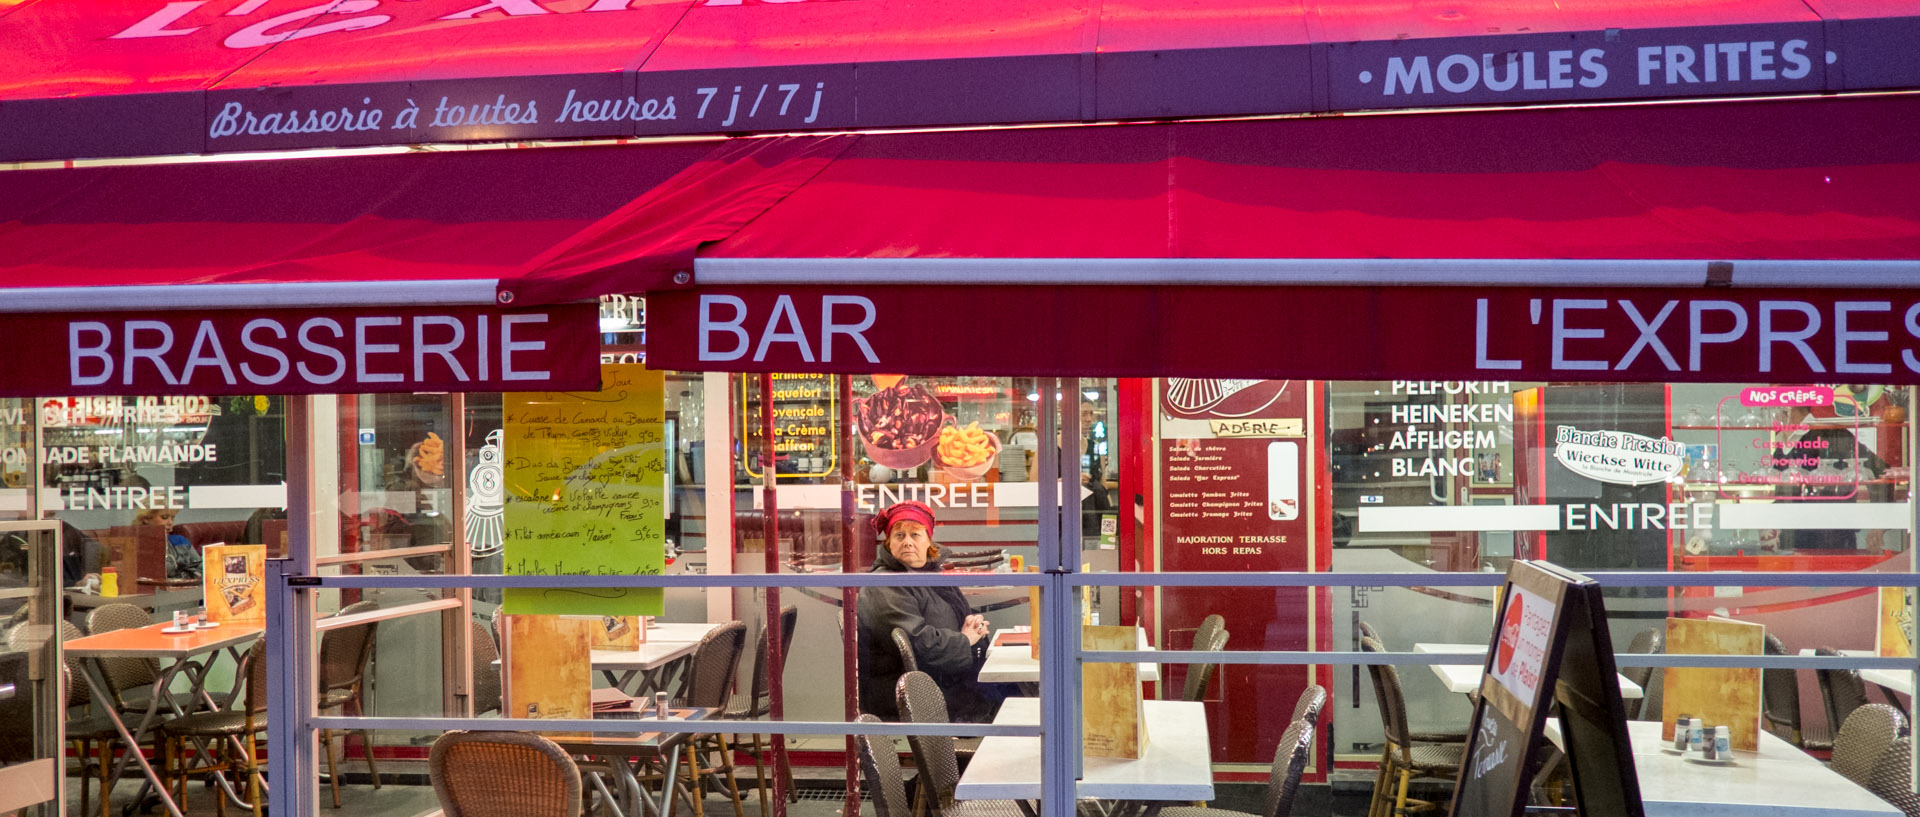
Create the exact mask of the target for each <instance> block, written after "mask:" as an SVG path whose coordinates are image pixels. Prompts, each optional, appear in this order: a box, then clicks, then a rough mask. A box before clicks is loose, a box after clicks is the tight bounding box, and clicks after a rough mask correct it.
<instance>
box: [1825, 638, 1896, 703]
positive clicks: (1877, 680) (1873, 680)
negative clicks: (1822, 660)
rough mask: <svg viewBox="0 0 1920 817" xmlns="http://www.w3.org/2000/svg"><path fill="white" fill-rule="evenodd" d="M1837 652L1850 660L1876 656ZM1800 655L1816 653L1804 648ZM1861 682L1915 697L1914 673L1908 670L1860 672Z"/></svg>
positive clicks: (1871, 651)
mask: <svg viewBox="0 0 1920 817" xmlns="http://www.w3.org/2000/svg"><path fill="white" fill-rule="evenodd" d="M1835 652H1838V653H1840V654H1841V655H1843V656H1847V657H1849V658H1860V657H1867V658H1872V657H1874V655H1875V653H1874V651H1873V650H1835ZM1800 654H1801V655H1814V651H1813V649H1812V648H1809V647H1803V648H1801V650H1800ZM1860 680H1862V681H1865V682H1867V683H1869V684H1874V685H1877V686H1883V687H1886V688H1887V689H1891V690H1893V691H1895V692H1898V693H1900V694H1902V695H1907V696H1912V695H1913V673H1912V672H1910V671H1908V670H1898V669H1863V670H1861V671H1860Z"/></svg>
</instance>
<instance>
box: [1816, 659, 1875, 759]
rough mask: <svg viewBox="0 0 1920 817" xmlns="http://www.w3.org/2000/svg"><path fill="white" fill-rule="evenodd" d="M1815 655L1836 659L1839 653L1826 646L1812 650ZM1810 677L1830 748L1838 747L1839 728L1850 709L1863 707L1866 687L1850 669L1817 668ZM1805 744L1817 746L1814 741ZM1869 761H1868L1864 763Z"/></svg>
mask: <svg viewBox="0 0 1920 817" xmlns="http://www.w3.org/2000/svg"><path fill="white" fill-rule="evenodd" d="M1813 653H1814V654H1815V655H1826V656H1838V655H1839V654H1840V653H1839V652H1838V651H1836V650H1831V649H1828V648H1826V647H1821V648H1819V649H1817V650H1814V651H1813ZM1813 677H1814V678H1816V679H1818V680H1819V682H1820V700H1821V702H1822V703H1824V704H1825V705H1826V708H1827V730H1828V731H1827V734H1829V735H1833V745H1834V748H1836V749H1838V748H1839V743H1840V735H1839V731H1838V730H1839V729H1840V727H1841V726H1842V725H1843V724H1845V723H1846V722H1847V716H1849V715H1852V714H1853V710H1855V709H1859V708H1860V707H1862V706H1865V705H1866V704H1867V685H1866V683H1865V682H1862V681H1861V680H1860V673H1858V672H1856V671H1854V670H1850V669H1817V670H1814V671H1813ZM1808 743H1810V744H1812V745H1814V746H1815V747H1818V746H1819V744H1820V742H1819V741H1818V740H1809V741H1808ZM1868 762H1872V761H1868Z"/></svg>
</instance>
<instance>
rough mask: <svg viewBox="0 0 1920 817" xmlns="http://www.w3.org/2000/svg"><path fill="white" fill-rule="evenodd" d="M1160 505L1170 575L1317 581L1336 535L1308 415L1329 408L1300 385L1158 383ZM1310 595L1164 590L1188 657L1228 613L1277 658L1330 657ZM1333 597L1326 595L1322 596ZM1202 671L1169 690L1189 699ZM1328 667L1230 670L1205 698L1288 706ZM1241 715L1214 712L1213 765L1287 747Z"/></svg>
mask: <svg viewBox="0 0 1920 817" xmlns="http://www.w3.org/2000/svg"><path fill="white" fill-rule="evenodd" d="M1156 384H1157V386H1158V389H1157V394H1156V395H1155V398H1156V399H1155V412H1154V415H1155V416H1154V425H1155V431H1156V437H1157V440H1158V441H1157V442H1156V444H1155V445H1156V450H1155V452H1154V454H1155V465H1156V471H1157V473H1158V477H1159V484H1158V488H1157V490H1156V491H1155V496H1154V513H1155V515H1156V518H1157V519H1158V524H1157V525H1156V526H1155V535H1156V537H1157V538H1158V539H1159V542H1160V553H1161V559H1162V562H1161V565H1160V566H1161V569H1163V570H1166V571H1169V572H1175V571H1220V572H1229V571H1232V572H1239V571H1296V572H1305V571H1316V570H1325V569H1327V566H1328V564H1329V562H1331V550H1330V548H1331V545H1330V543H1329V542H1330V537H1325V538H1319V539H1318V541H1317V542H1316V537H1315V536H1314V535H1313V532H1314V531H1315V530H1316V529H1324V528H1321V526H1322V525H1324V524H1326V522H1327V520H1328V516H1327V514H1325V513H1324V512H1323V511H1322V506H1321V505H1320V502H1323V501H1325V500H1326V499H1327V498H1328V497H1326V496H1325V495H1324V494H1323V493H1322V492H1317V491H1315V490H1313V488H1312V482H1311V480H1310V477H1309V475H1310V474H1311V473H1312V472H1313V470H1314V468H1313V467H1312V466H1313V463H1314V461H1315V459H1314V458H1315V457H1317V456H1323V454H1322V453H1321V452H1322V451H1323V449H1322V447H1321V445H1320V444H1319V442H1318V441H1317V440H1316V439H1315V436H1314V434H1312V433H1310V432H1309V429H1310V428H1313V427H1315V426H1313V425H1310V422H1311V423H1315V424H1317V423H1318V420H1317V419H1315V420H1311V421H1310V415H1311V412H1310V410H1309V406H1317V405H1318V403H1319V402H1320V400H1319V397H1318V393H1317V392H1316V391H1315V389H1316V388H1317V387H1316V385H1315V384H1313V383H1311V382H1308V381H1302V380H1218V379H1194V378H1166V379H1164V380H1160V381H1156ZM1316 593H1320V594H1324V591H1315V590H1313V589H1311V588H1302V587H1277V588H1252V587H1245V588H1238V587H1237V588H1216V587H1194V588H1184V587H1182V588H1174V587H1169V588H1166V589H1165V590H1163V591H1162V592H1161V596H1160V598H1161V605H1160V608H1161V610H1162V611H1163V617H1162V626H1163V627H1164V630H1163V632H1162V633H1161V638H1162V640H1163V641H1164V643H1167V644H1172V645H1175V646H1178V647H1182V648H1184V647H1186V646H1187V645H1188V644H1189V643H1190V641H1191V638H1192V635H1191V633H1192V632H1193V629H1194V628H1196V627H1198V625H1199V624H1200V623H1201V621H1203V620H1204V619H1205V618H1206V617H1207V616H1209V615H1220V616H1222V617H1224V618H1225V619H1226V620H1227V622H1228V629H1229V630H1231V631H1232V632H1233V633H1234V634H1235V637H1236V638H1245V637H1247V634H1253V635H1252V638H1253V640H1254V641H1256V642H1257V643H1259V644H1262V645H1263V646H1264V648H1265V649H1269V650H1314V649H1325V646H1324V644H1325V642H1324V641H1323V640H1322V639H1325V638H1327V637H1328V635H1327V630H1325V629H1324V627H1325V626H1326V625H1325V624H1324V622H1326V621H1327V620H1328V619H1327V617H1326V616H1325V615H1324V613H1316V610H1317V609H1318V608H1316V606H1315V604H1316V602H1315V596H1316ZM1322 597H1324V595H1322ZM1193 669H1194V667H1182V668H1178V669H1176V670H1175V671H1174V672H1173V673H1172V674H1171V676H1170V677H1168V678H1167V679H1166V683H1168V684H1170V685H1172V688H1174V689H1179V684H1180V683H1181V682H1182V680H1183V679H1184V677H1185V674H1186V673H1187V672H1189V671H1191V670H1193ZM1321 672H1322V669H1321V668H1319V667H1311V666H1282V665H1261V664H1228V665H1224V666H1222V667H1221V668H1220V671H1219V672H1218V674H1217V675H1216V679H1217V680H1216V681H1215V682H1214V684H1212V685H1211V686H1210V688H1209V691H1208V692H1207V694H1206V697H1207V698H1208V699H1209V700H1213V701H1224V702H1232V701H1254V700H1287V701H1291V700H1293V699H1295V698H1297V697H1298V696H1299V694H1300V692H1301V691H1302V690H1305V689H1306V688H1307V685H1308V684H1310V683H1315V682H1316V681H1320V682H1326V681H1330V677H1329V678H1327V679H1324V680H1323V679H1320V678H1318V677H1317V676H1318V675H1319V674H1320V673H1321ZM1237 708H1238V705H1237V704H1236V705H1229V706H1208V707H1207V717H1208V718H1209V724H1208V730H1207V731H1208V736H1209V739H1210V740H1211V741H1212V742H1213V757H1214V759H1215V761H1216V762H1223V763H1266V762H1268V761H1271V760H1272V759H1273V753H1274V750H1275V749H1276V745H1277V742H1278V741H1279V739H1280V733H1279V731H1278V730H1263V729H1261V728H1260V724H1259V723H1258V722H1257V721H1256V720H1255V719H1249V718H1234V717H1232V713H1233V712H1235V711H1236V710H1237Z"/></svg>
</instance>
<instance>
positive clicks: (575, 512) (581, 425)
mask: <svg viewBox="0 0 1920 817" xmlns="http://www.w3.org/2000/svg"><path fill="white" fill-rule="evenodd" d="M600 384H601V385H600V391H598V392H524V393H509V394H507V395H506V403H505V422H504V423H503V426H504V431H505V434H504V440H503V441H502V446H501V447H502V453H503V455H504V461H505V465H506V469H505V470H506V473H505V477H504V479H505V482H506V508H505V511H504V513H503V521H504V525H505V528H506V565H505V572H506V574H507V575H510V576H649V575H658V574H659V573H660V572H661V571H662V570H663V569H665V566H666V528H665V521H664V513H663V511H664V509H665V507H666V499H667V497H666V475H667V472H666V469H667V463H668V459H667V450H666V428H665V420H666V403H665V399H664V396H663V393H662V392H663V388H664V386H665V382H664V378H663V377H662V376H661V373H660V372H652V371H648V370H647V369H646V367H644V366H641V365H638V364H607V365H603V366H601V367H600ZM503 605H504V611H505V612H507V613H510V614H545V615H591V616H636V615H639V616H657V615H660V614H661V613H663V612H664V609H663V608H664V601H663V595H662V593H661V591H660V589H658V588H652V589H646V588H615V587H574V588H542V589H519V588H509V589H508V590H507V591H506V593H505V597H504V599H503Z"/></svg>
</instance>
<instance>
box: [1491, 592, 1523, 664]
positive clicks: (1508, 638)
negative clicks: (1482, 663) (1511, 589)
mask: <svg viewBox="0 0 1920 817" xmlns="http://www.w3.org/2000/svg"><path fill="white" fill-rule="evenodd" d="M1525 606H1526V598H1525V597H1523V596H1521V595H1519V594H1518V593H1516V594H1514V596H1513V601H1511V602H1509V603H1508V604H1507V620H1506V621H1505V622H1504V623H1502V624H1501V625H1500V648H1499V649H1498V650H1497V651H1495V652H1494V654H1493V668H1494V671H1496V672H1501V673H1504V672H1506V671H1507V667H1509V666H1512V664H1513V648H1514V645H1516V644H1518V643H1520V619H1521V616H1522V608H1523V607H1525Z"/></svg>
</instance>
